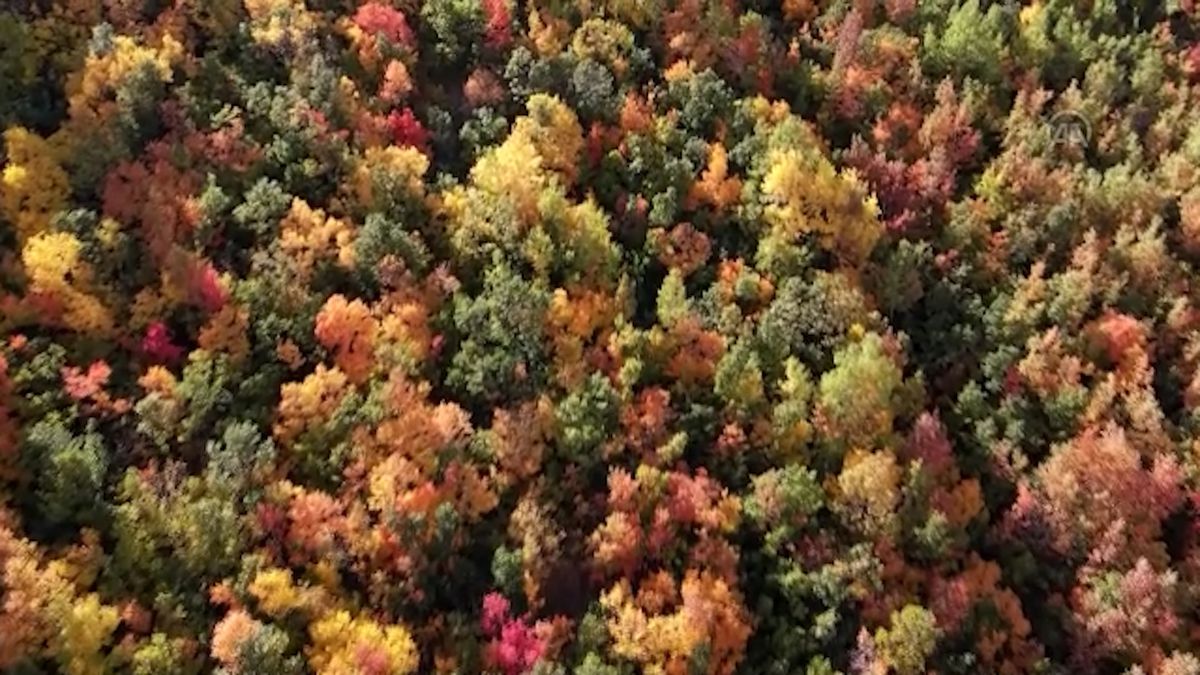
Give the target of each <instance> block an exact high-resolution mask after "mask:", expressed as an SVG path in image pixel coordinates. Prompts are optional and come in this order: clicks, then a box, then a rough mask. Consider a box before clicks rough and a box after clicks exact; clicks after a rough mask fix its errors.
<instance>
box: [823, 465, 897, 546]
mask: <svg viewBox="0 0 1200 675" xmlns="http://www.w3.org/2000/svg"><path fill="white" fill-rule="evenodd" d="M837 486H838V489H839V490H840V491H841V495H840V497H841V500H842V501H841V503H842V505H843V506H844V508H845V509H846V511H847V513H849V515H850V519H851V521H852V524H853V525H854V526H856V527H858V528H860V529H862V530H863V531H864V532H865V533H866V534H867V535H885V534H889V532H890V530H891V528H892V526H893V525H894V524H895V519H896V507H897V506H898V505H899V503H900V490H899V486H900V466H899V465H898V464H897V463H896V457H895V455H893V454H892V453H891V452H888V451H879V452H872V453H867V452H863V451H861V450H856V451H852V452H851V453H849V454H848V455H847V456H846V461H845V467H844V468H843V469H842V473H841V474H840V475H839V476H838V479H837Z"/></svg>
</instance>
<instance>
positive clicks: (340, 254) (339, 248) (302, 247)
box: [279, 197, 354, 278]
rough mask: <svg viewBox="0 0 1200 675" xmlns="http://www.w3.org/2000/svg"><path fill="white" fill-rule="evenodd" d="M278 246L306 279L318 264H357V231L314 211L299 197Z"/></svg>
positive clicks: (280, 236)
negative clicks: (328, 262) (354, 243)
mask: <svg viewBox="0 0 1200 675" xmlns="http://www.w3.org/2000/svg"><path fill="white" fill-rule="evenodd" d="M279 229H280V231H279V246H280V248H281V249H283V251H284V252H285V253H287V254H288V255H289V256H291V258H292V259H293V260H294V261H295V262H296V267H297V268H298V271H299V272H300V274H301V275H302V276H303V277H306V278H307V277H308V275H310V274H312V271H313V267H314V266H315V265H316V263H317V261H318V260H322V259H326V258H335V259H336V260H337V262H338V264H340V265H342V266H344V267H349V266H350V265H351V264H353V263H354V247H353V242H354V231H353V230H352V229H351V226H350V225H349V223H347V222H346V221H344V220H341V219H339V218H334V217H332V216H328V215H326V214H325V212H324V211H322V210H321V209H314V208H312V207H311V206H309V205H308V202H306V201H304V200H303V199H300V198H299V197H297V198H295V199H293V200H292V208H291V209H290V210H289V211H288V213H287V215H285V216H284V217H283V221H282V222H281V223H280V227H279Z"/></svg>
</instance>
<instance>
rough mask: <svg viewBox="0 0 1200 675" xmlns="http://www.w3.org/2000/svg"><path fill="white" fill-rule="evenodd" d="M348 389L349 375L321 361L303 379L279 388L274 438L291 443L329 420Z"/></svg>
mask: <svg viewBox="0 0 1200 675" xmlns="http://www.w3.org/2000/svg"><path fill="white" fill-rule="evenodd" d="M348 391H349V381H348V380H347V379H346V374H345V373H343V372H342V371H340V370H338V369H337V368H326V367H325V366H324V365H323V364H318V365H317V369H316V370H315V371H314V372H313V373H312V374H311V375H309V376H308V377H306V378H304V381H303V382H289V383H287V384H285V385H283V387H282V388H281V389H280V401H279V414H278V416H277V418H276V420H275V437H276V438H277V439H279V440H280V441H281V442H283V443H290V442H291V441H293V440H294V439H295V438H296V437H297V436H299V435H301V434H302V433H304V432H305V431H307V430H308V429H309V428H310V427H318V426H320V425H321V424H323V423H324V422H325V420H327V419H329V418H330V417H331V416H332V415H333V413H334V411H336V410H337V408H338V406H339V405H341V403H342V398H343V397H345V395H346V393H347V392H348Z"/></svg>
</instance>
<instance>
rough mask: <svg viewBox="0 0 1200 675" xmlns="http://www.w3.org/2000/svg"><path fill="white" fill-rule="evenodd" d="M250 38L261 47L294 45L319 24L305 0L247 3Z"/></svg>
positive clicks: (269, 0) (252, 1) (273, 0)
mask: <svg viewBox="0 0 1200 675" xmlns="http://www.w3.org/2000/svg"><path fill="white" fill-rule="evenodd" d="M244 4H245V7H246V13H247V14H249V15H250V37H252V38H254V41H255V42H257V43H258V44H260V45H263V46H267V47H281V46H285V45H295V44H296V43H298V42H300V41H301V40H302V39H303V38H304V36H305V35H306V34H308V33H309V32H311V31H312V30H313V29H314V28H315V27H316V25H317V20H316V17H314V16H313V14H312V13H311V12H309V11H308V9H307V8H306V7H305V6H304V0H245V3H244Z"/></svg>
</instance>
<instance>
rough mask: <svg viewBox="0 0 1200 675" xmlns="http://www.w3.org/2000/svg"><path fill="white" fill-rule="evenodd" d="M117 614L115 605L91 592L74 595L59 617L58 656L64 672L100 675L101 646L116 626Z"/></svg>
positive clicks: (75, 674) (102, 670)
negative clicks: (101, 601)
mask: <svg viewBox="0 0 1200 675" xmlns="http://www.w3.org/2000/svg"><path fill="white" fill-rule="evenodd" d="M119 621H120V617H119V615H118V613H117V610H116V608H115V607H110V606H108V605H103V604H101V603H100V597H99V596H97V595H96V594H95V593H91V594H89V595H87V596H85V597H83V598H80V599H77V600H76V601H75V602H74V603H73V604H72V605H71V608H70V610H69V611H68V612H67V613H66V614H65V615H64V616H63V618H62V627H61V628H60V631H59V635H58V640H59V642H60V645H61V646H60V651H59V658H60V660H61V661H63V662H64V666H65V668H64V670H65V671H66V673H67V675H103V674H104V673H106V672H108V670H107V668H106V667H105V660H104V654H103V651H102V650H103V649H104V645H105V644H107V643H108V641H109V639H110V638H111V637H112V634H113V631H114V630H116V628H117V623H119Z"/></svg>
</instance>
